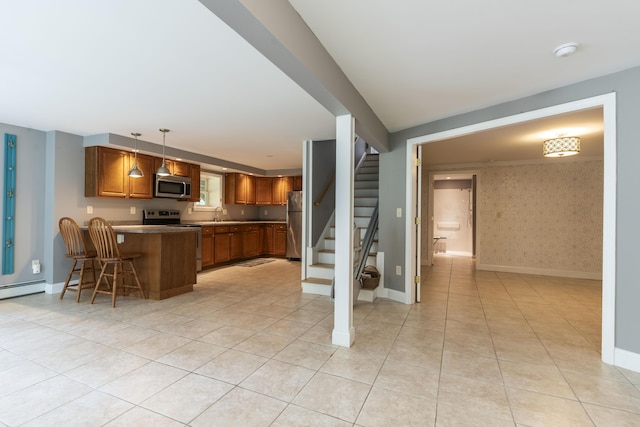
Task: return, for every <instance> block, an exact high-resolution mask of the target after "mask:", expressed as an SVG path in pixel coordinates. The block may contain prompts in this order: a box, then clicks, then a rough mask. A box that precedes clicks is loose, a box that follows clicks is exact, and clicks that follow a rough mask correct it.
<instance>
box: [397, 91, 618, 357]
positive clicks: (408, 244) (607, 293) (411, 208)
mask: <svg viewBox="0 0 640 427" xmlns="http://www.w3.org/2000/svg"><path fill="white" fill-rule="evenodd" d="M597 107H602V109H603V116H604V117H603V119H604V196H603V227H602V228H603V235H602V361H603V362H605V363H609V364H612V365H615V353H616V352H615V296H616V270H615V267H616V191H617V182H616V94H615V92H612V93H608V94H605V95H600V96H594V97H591V98H586V99H582V100H578V101H574V102H568V103H565V104H560V105H554V106H552V107H547V108H541V109H539V110H534V111H529V112H526V113H520V114H516V115H513V116H508V117H503V118H500V119H495V120H489V121H486V122H481V123H475V124H472V125H468V126H463V127H460V128H455V129H449V130H446V131H443V132H437V133H433V134H428V135H422V136H417V137H414V138H410V139H408V140H407V147H406V150H407V152H406V159H407V167H406V170H407V174H406V186H407V194H411V197H407V204H406V211H407V216H406V221H405V236H406V237H405V254H406V256H405V271H406V272H407V273H412V274H407V275H406V278H405V297H406V298H405V299H406V302H407V303H411V302H413V301H415V287H414V286H413V277H414V275H415V273H416V271H418V270H417V269H418V268H419V265H418V266H416V262H415V259H416V258H415V255H414V254H415V248H416V244H417V242H416V235H415V225H414V221H413V218H414V217H415V203H416V200H417V194H416V186H415V185H414V182H415V168H413V167H412V165H413V164H414V162H415V158H416V154H415V153H416V150H415V149H414V146H415V145H416V144H426V143H430V142H435V141H441V140H444V139H449V138H454V137H458V136H463V135H468V134H472V133H475V132H479V131H484V130H488V129H494V128H499V127H503V126H508V125H512V124H516V123H522V122H527V121H530V120H536V119H540V118H544V117H550V116H555V115H559V114H564V113H569V112H573V111H580V110H587V109H591V108H597Z"/></svg>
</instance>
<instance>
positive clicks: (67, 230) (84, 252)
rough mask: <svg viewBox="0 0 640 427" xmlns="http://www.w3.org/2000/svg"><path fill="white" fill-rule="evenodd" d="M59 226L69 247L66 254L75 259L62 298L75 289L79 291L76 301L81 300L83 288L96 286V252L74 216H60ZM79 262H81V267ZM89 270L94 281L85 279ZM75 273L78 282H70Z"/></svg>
mask: <svg viewBox="0 0 640 427" xmlns="http://www.w3.org/2000/svg"><path fill="white" fill-rule="evenodd" d="M58 226H59V228H60V234H61V235H62V240H64V244H65V246H66V247H67V253H66V254H65V256H66V257H67V258H71V259H72V260H73V264H72V265H71V270H69V275H68V276H67V280H66V281H65V282H64V288H62V293H61V294H60V299H62V297H63V296H64V293H65V292H66V291H73V292H77V293H78V296H77V297H76V302H80V293H81V292H82V290H83V289H91V288H95V286H96V283H97V282H96V268H95V262H96V252H95V251H92V250H88V249H87V245H86V244H85V241H84V237H83V236H82V232H81V231H80V227H78V224H77V223H76V222H75V221H74V220H73V219H72V218H69V217H63V218H60V221H59V222H58ZM78 263H80V266H79V267H78ZM87 271H91V273H92V274H93V282H88V281H85V273H86V272H87ZM74 274H77V275H78V276H79V277H78V283H77V284H69V282H70V281H71V277H73V275H74Z"/></svg>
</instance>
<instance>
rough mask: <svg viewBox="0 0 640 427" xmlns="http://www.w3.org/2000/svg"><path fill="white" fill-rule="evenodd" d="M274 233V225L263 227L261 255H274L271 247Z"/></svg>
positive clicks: (272, 246) (273, 249) (273, 248)
mask: <svg viewBox="0 0 640 427" xmlns="http://www.w3.org/2000/svg"><path fill="white" fill-rule="evenodd" d="M274 231H275V227H274V224H265V225H264V240H263V241H262V254H263V255H273V254H274V253H275V247H274V245H273V243H274V241H273V234H274Z"/></svg>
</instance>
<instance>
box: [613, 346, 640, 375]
mask: <svg viewBox="0 0 640 427" xmlns="http://www.w3.org/2000/svg"><path fill="white" fill-rule="evenodd" d="M614 365H615V366H618V367H620V368H624V369H628V370H630V371H635V372H640V354H638V353H632V352H630V351H627V350H623V349H621V348H617V347H616V348H615V349H614Z"/></svg>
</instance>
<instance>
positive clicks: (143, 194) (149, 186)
mask: <svg viewBox="0 0 640 427" xmlns="http://www.w3.org/2000/svg"><path fill="white" fill-rule="evenodd" d="M133 162H134V154H133V153H129V167H128V168H127V170H128V169H130V168H131V167H133ZM136 162H137V164H138V169H140V170H141V171H142V173H143V174H144V176H143V177H141V178H129V197H131V198H133V199H151V198H153V172H155V171H154V169H153V167H154V162H153V157H151V156H146V155H144V154H138V158H137V161H136Z"/></svg>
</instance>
